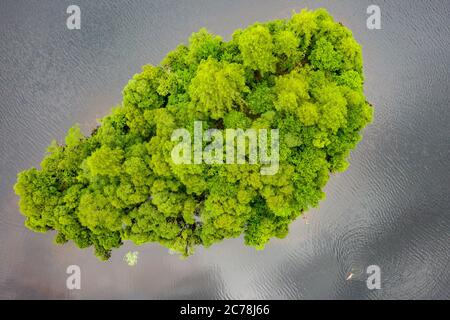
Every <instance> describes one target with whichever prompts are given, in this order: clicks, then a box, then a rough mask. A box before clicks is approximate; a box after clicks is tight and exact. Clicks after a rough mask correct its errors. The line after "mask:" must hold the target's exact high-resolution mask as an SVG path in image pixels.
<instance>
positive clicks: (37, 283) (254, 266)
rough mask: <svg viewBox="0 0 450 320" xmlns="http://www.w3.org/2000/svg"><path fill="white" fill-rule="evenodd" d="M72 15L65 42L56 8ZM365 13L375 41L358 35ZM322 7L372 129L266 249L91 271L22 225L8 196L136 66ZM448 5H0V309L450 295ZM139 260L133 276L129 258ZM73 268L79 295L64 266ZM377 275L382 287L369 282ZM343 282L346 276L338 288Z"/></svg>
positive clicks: (86, 253)
mask: <svg viewBox="0 0 450 320" xmlns="http://www.w3.org/2000/svg"><path fill="white" fill-rule="evenodd" d="M70 4H77V5H79V6H80V8H81V30H68V29H67V27H66V19H67V16H68V15H67V14H66V8H67V7H68V6H69V5H70ZM370 4H377V5H379V6H380V8H381V12H382V29H381V30H369V29H367V27H366V19H367V17H368V15H367V13H366V10H367V7H368V6H369V5H370ZM306 6H308V7H309V8H317V7H325V8H327V9H328V10H329V11H330V12H331V14H332V15H333V16H334V17H335V18H336V20H338V21H341V22H342V23H343V24H345V25H346V26H348V27H349V28H350V29H352V31H353V33H354V36H355V37H356V39H357V40H358V41H359V42H360V43H361V44H362V46H363V54H364V62H365V74H366V83H365V90H366V95H367V98H368V100H369V101H370V102H371V103H372V104H373V105H374V108H375V119H374V122H373V124H372V125H370V126H369V127H368V128H367V129H366V130H365V134H364V139H363V141H362V142H361V143H360V144H359V146H358V148H357V149H356V150H354V151H353V152H352V153H351V161H350V162H351V165H350V167H349V169H348V171H346V172H345V173H343V174H338V175H335V176H333V177H332V178H331V179H330V182H329V184H328V185H327V186H326V189H325V191H326V193H327V199H326V200H324V201H322V202H321V204H320V207H319V208H317V209H314V210H311V211H309V212H308V213H307V215H306V216H307V219H302V218H300V219H298V220H297V221H296V222H295V223H293V224H292V226H291V229H290V233H289V235H288V237H287V238H285V239H283V240H272V241H271V242H270V244H269V245H268V246H267V248H266V249H265V250H264V251H255V250H254V249H253V248H249V247H246V246H244V244H243V239H242V238H239V239H233V240H227V241H225V242H222V243H220V244H217V245H214V246H213V247H211V248H209V249H204V248H199V249H198V250H197V252H196V254H195V255H194V256H192V257H190V258H189V259H187V260H180V259H179V258H178V257H177V256H173V255H170V254H169V253H168V252H167V250H166V249H164V248H163V247H161V246H159V245H157V244H147V245H144V246H140V247H136V246H134V245H132V244H131V243H126V244H125V245H124V246H123V247H122V248H121V249H119V250H116V251H114V252H113V256H112V258H111V260H110V261H109V262H100V261H98V260H97V258H95V257H94V255H93V253H92V250H91V249H86V250H79V249H77V248H76V247H75V246H74V245H72V244H67V245H64V246H56V245H54V244H53V242H52V239H53V236H54V234H53V233H47V234H37V233H33V232H31V231H29V230H28V229H26V228H25V227H24V226H23V221H24V217H23V216H22V215H21V214H20V213H19V210H18V207H17V201H18V198H17V197H16V196H15V194H14V192H13V190H12V187H13V185H14V183H15V180H16V174H17V173H18V172H19V171H21V170H23V169H26V168H29V167H31V166H38V165H39V162H40V160H41V158H42V156H43V155H44V151H45V148H46V146H47V145H48V144H49V143H50V142H51V140H52V139H57V140H59V141H61V140H62V139H63V137H64V134H65V132H66V131H67V129H68V128H69V127H70V126H71V125H72V124H73V123H76V122H77V123H80V124H81V126H82V128H83V130H84V131H85V132H86V133H88V132H89V131H90V130H91V129H92V128H94V127H95V126H96V118H101V117H102V116H104V115H106V114H108V112H109V110H110V108H111V107H113V106H115V105H117V104H119V103H120V101H121V90H122V88H123V87H124V85H125V84H126V83H127V81H128V79H130V78H131V77H132V75H133V74H135V73H137V72H139V71H140V67H141V66H142V65H144V64H146V63H152V64H158V63H159V62H160V60H161V59H162V58H163V57H164V56H165V54H166V53H167V52H169V51H170V50H172V49H174V48H175V47H176V45H177V44H179V43H180V42H186V40H187V38H188V37H189V35H190V34H191V33H192V32H194V31H197V30H198V29H199V28H201V27H206V28H207V29H209V30H210V31H212V32H214V33H217V34H219V35H221V36H223V37H224V38H225V39H228V38H229V36H230V34H231V33H232V31H233V30H235V29H237V28H241V27H245V26H247V25H249V24H252V23H254V22H256V21H266V20H272V19H275V18H284V17H288V16H290V14H291V12H292V10H294V9H295V10H299V9H301V8H303V7H306ZM449 21H450V1H448V0H442V1H438V0H436V1H421V0H420V1H419V0H410V1H393V0H392V1H384V0H377V1H374V0H369V1H366V0H341V1H332V0H330V1H318V2H314V1H288V0H272V1H269V0H250V1H244V0H192V1H187V0H186V1H175V0H151V1H150V0H149V1H131V0H130V1H119V0H117V1H107V0H101V1H99V0H97V1H87V0H73V1H72V0H71V1H56V0H54V1H49V0H41V1H23V0H2V1H1V2H0V137H1V141H0V163H1V168H0V170H1V171H0V172H1V180H0V183H1V193H0V298H3V299H14V298H32V299H36V298H46V299H54V298H63V299H65V298H67V299H80V298H88V299H95V298H123V299H131V298H138V299H140V298H157V299H163V298H167V299H170V298H189V299H216V298H238V299H241V298H246V299H253V298H254V299H269V298H270V299H314V298H320V299H335V298H337V299H347V298H348V299H382V298H384V299H394V298H397V299H419V298H425V299H432V298H444V299H449V298H450V272H449V268H450V250H449V249H450V165H449V164H450V98H449V96H450V86H449V80H450V72H449V65H450V27H449ZM130 250H132V251H135V250H137V251H139V261H138V263H137V265H136V266H134V267H130V266H128V265H127V264H126V263H125V262H124V261H123V256H124V255H125V254H126V252H128V251H130ZM73 264H74V265H78V266H80V268H81V275H82V278H81V290H72V291H71V290H68V289H67V288H66V279H67V276H68V275H67V274H66V268H67V267H68V266H69V265H73ZM370 265H378V266H379V267H380V269H381V289H380V290H369V289H368V288H367V286H366V279H367V274H366V269H367V267H368V266H370ZM350 274H353V277H352V278H351V279H350V280H346V279H347V278H348V277H349V275H350Z"/></svg>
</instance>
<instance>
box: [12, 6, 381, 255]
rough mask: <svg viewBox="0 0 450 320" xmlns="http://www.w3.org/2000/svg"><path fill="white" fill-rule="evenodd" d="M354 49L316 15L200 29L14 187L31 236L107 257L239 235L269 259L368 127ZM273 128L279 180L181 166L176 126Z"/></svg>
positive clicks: (231, 169) (250, 171)
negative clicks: (272, 244) (222, 30)
mask: <svg viewBox="0 0 450 320" xmlns="http://www.w3.org/2000/svg"><path fill="white" fill-rule="evenodd" d="M363 80H364V77H363V73H362V55H361V48H360V46H359V45H358V43H357V42H356V41H355V40H354V39H353V37H352V34H351V32H350V31H349V30H348V29H347V28H345V27H344V26H342V25H341V24H339V23H336V22H334V21H333V19H332V17H331V16H330V15H329V14H328V13H327V12H326V11H325V10H323V9H320V10H317V11H308V10H303V11H301V12H300V13H294V14H293V16H292V17H291V18H290V19H286V20H275V21H271V22H268V23H257V24H255V25H253V26H250V27H249V28H247V29H245V30H238V31H236V32H235V33H234V35H233V37H232V40H231V41H229V42H223V41H222V39H221V38H220V37H218V36H215V35H212V34H210V33H209V32H208V31H206V30H205V29H201V30H200V31H199V32H198V33H194V34H193V35H192V36H191V38H190V40H189V43H188V44H187V45H180V46H178V47H177V48H176V49H175V50H174V51H172V52H171V53H169V54H168V55H167V56H166V58H164V60H163V61H162V63H161V64H160V65H159V66H144V68H143V71H142V72H141V73H139V74H137V75H135V76H134V77H133V78H132V79H131V80H130V81H129V83H128V84H127V86H126V87H125V89H124V91H123V102H122V104H121V105H120V106H119V107H116V108H114V109H113V111H112V113H111V114H110V115H108V116H107V117H105V118H104V119H103V120H102V122H101V125H100V126H99V127H98V128H97V129H96V130H94V131H93V133H92V134H91V135H90V136H86V137H85V136H83V135H82V133H81V131H80V129H79V127H77V126H75V127H73V128H71V129H70V130H69V132H68V134H67V136H66V139H65V144H64V145H58V144H57V143H56V142H52V144H51V145H50V147H49V148H48V154H47V155H46V156H45V158H44V159H43V161H42V163H41V168H40V170H38V169H35V168H32V169H29V170H25V171H23V172H21V173H19V175H18V179H17V183H16V185H15V191H16V193H17V194H18V195H19V196H20V210H21V211H22V213H23V214H24V215H25V216H26V221H25V225H26V226H27V227H28V228H30V229H32V230H34V231H36V232H46V231H48V230H56V231H57V234H56V238H55V242H56V243H58V244H62V243H65V242H67V241H73V242H74V243H75V244H76V245H78V246H79V247H80V248H86V247H90V246H93V247H94V248H95V253H96V255H97V256H99V257H100V258H101V259H108V258H109V256H110V254H111V250H112V249H113V248H117V247H119V246H120V245H121V244H122V242H123V241H124V240H131V241H133V242H134V243H136V244H138V245H140V244H144V243H148V242H158V243H160V244H162V245H164V246H166V247H168V248H169V249H171V250H173V251H175V252H178V253H180V254H181V255H183V256H188V255H190V254H192V253H193V252H194V249H195V247H196V246H198V245H203V246H210V245H212V244H214V243H217V242H219V241H221V240H223V239H226V238H231V237H239V236H240V235H242V234H243V235H244V239H245V243H246V244H248V245H251V246H254V247H255V248H257V249H262V248H264V246H265V244H266V243H267V242H268V241H269V240H270V239H271V238H273V237H279V238H282V237H284V236H286V235H287V233H288V227H289V224H290V223H291V222H292V221H293V220H295V219H296V218H297V217H298V216H299V215H301V214H302V213H303V212H304V211H306V210H308V209H309V208H311V207H315V206H317V205H318V203H319V201H320V200H321V199H322V198H323V196H324V193H323V192H322V188H323V187H324V186H325V184H326V182H327V181H328V178H329V175H330V173H333V172H337V171H343V170H345V169H346V168H347V166H348V163H347V160H346V159H347V158H348V155H349V152H350V150H352V149H353V148H354V147H355V146H356V144H357V143H358V142H359V141H360V139H361V136H360V132H361V130H362V129H363V128H364V127H365V126H366V125H367V124H368V123H369V122H370V121H371V119H372V108H371V106H370V105H369V103H367V102H366V100H365V97H364V93H363ZM194 121H202V123H203V130H207V129H209V128H216V129H219V130H222V131H223V130H225V129H226V128H242V129H246V128H258V129H271V128H278V129H279V130H280V139H281V142H280V164H279V171H278V173H277V174H275V175H273V176H262V175H261V174H260V164H251V165H250V164H244V165H236V164H227V165H217V164H211V165H207V164H196V165H176V164H175V163H173V161H172V159H171V151H172V148H173V146H174V142H173V141H171V134H172V132H173V131H174V130H175V129H177V128H186V129H187V130H188V131H189V132H191V133H192V132H193V130H194V127H193V124H194Z"/></svg>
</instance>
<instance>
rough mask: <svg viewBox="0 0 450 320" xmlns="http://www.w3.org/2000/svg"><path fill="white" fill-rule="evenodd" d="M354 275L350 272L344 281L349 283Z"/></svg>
mask: <svg viewBox="0 0 450 320" xmlns="http://www.w3.org/2000/svg"><path fill="white" fill-rule="evenodd" d="M353 276H354V274H353V273H352V272H350V274H349V275H348V277H347V279H345V280H346V281H349V280H351V279H352V278H353Z"/></svg>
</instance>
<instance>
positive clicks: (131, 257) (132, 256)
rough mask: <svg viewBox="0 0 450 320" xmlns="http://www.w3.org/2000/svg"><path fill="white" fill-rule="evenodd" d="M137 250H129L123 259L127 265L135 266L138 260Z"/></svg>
mask: <svg viewBox="0 0 450 320" xmlns="http://www.w3.org/2000/svg"><path fill="white" fill-rule="evenodd" d="M138 256H139V252H137V251H129V252H128V253H127V254H126V255H125V256H124V257H123V259H124V260H125V261H126V262H127V264H128V265H129V266H135V265H136V264H137V261H138Z"/></svg>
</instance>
